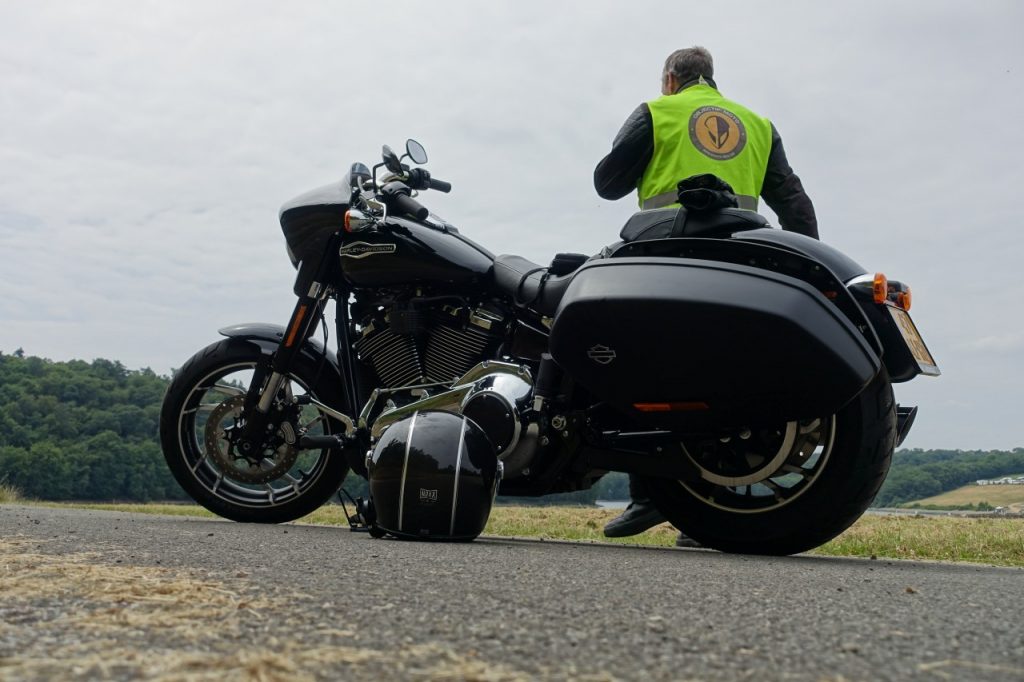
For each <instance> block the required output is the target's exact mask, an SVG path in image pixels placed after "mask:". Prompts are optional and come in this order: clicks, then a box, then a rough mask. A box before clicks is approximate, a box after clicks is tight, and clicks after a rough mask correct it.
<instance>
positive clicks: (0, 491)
mask: <svg viewBox="0 0 1024 682" xmlns="http://www.w3.org/2000/svg"><path fill="white" fill-rule="evenodd" d="M21 501H22V498H21V491H20V490H18V489H17V488H15V487H14V486H13V485H11V484H10V483H8V482H7V481H0V504H10V503H12V502H21Z"/></svg>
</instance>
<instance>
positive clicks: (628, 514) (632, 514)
mask: <svg viewBox="0 0 1024 682" xmlns="http://www.w3.org/2000/svg"><path fill="white" fill-rule="evenodd" d="M664 521H665V517H664V516H662V515H661V512H660V511H658V510H657V509H655V508H654V505H653V504H652V503H651V501H650V500H633V501H632V502H630V503H629V506H628V507H626V511H624V512H622V513H621V514H619V515H618V516H616V517H615V518H614V519H612V520H611V521H609V522H608V524H607V525H606V526H605V527H604V534H605V537H609V538H624V537H628V536H630V535H636V534H637V533H643V532H644V531H645V530H647V529H648V528H653V527H654V526H657V525H658V524H659V523H663V522H664Z"/></svg>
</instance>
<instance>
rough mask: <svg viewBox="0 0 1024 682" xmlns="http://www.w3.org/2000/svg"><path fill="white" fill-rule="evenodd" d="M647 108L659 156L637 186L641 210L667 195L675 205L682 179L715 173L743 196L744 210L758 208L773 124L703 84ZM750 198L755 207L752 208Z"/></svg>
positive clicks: (770, 145)
mask: <svg viewBox="0 0 1024 682" xmlns="http://www.w3.org/2000/svg"><path fill="white" fill-rule="evenodd" d="M647 106H648V108H649V109H650V111H651V123H652V125H653V128H654V153H653V155H652V157H651V161H650V163H649V164H647V168H646V170H645V171H644V174H643V177H642V178H640V182H639V184H638V186H637V194H638V199H639V202H640V206H641V207H642V208H648V206H649V205H648V203H647V202H648V201H649V200H652V199H657V198H659V197H660V196H661V195H664V194H670V195H671V197H672V201H671V202H670V203H676V198H675V197H676V185H678V184H679V181H680V180H682V179H684V178H687V177H690V176H691V175H700V174H702V173H713V174H714V175H717V176H718V177H720V178H722V179H723V180H725V181H726V182H728V183H729V184H730V185H731V186H732V188H733V191H734V192H735V193H736V196H737V197H738V198H739V197H743V199H741V200H740V201H741V203H740V206H741V207H742V208H753V209H756V197H758V196H760V195H761V187H762V185H763V184H764V175H765V170H766V169H767V167H768V155H769V154H770V153H771V148H772V124H771V122H770V121H769V120H768V119H766V118H764V117H762V116H759V115H758V114H756V113H754V112H752V111H750V110H749V109H747V108H746V107H744V106H743V105H741V104H738V103H736V102H733V101H732V100H728V99H726V98H725V97H723V96H722V94H721V93H720V92H718V90H716V89H714V88H713V87H711V86H710V85H707V84H704V83H698V84H697V85H693V86H690V87H688V88H686V89H685V90H682V91H680V92H678V93H676V94H674V95H666V96H664V97H660V98H658V99H656V100H654V101H651V102H648V103H647ZM751 199H753V203H754V205H753V207H751V206H749V204H750V203H751ZM662 201H663V200H662ZM658 205H662V206H664V205H667V204H658Z"/></svg>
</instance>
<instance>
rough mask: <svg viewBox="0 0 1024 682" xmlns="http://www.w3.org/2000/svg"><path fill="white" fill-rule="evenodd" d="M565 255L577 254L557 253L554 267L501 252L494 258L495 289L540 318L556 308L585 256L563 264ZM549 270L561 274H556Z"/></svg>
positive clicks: (549, 314) (552, 313)
mask: <svg viewBox="0 0 1024 682" xmlns="http://www.w3.org/2000/svg"><path fill="white" fill-rule="evenodd" d="M567 255H572V256H579V255H578V254H559V256H562V257H563V258H562V259H561V260H559V258H558V257H556V261H557V267H554V268H549V267H546V266H543V265H537V264H536V263H534V262H532V261H529V260H527V259H525V258H523V257H522V256H511V255H508V254H502V255H500V256H498V257H496V258H495V259H494V283H495V285H496V286H497V288H498V290H499V291H501V292H502V293H504V294H507V295H508V296H510V297H511V298H512V300H513V301H515V303H516V305H519V306H522V307H524V308H529V309H530V310H532V311H534V312H536V313H538V314H539V315H542V316H544V317H551V316H552V315H554V314H555V310H557V309H558V304H559V303H560V302H561V300H562V296H564V295H565V290H566V289H567V288H568V287H569V282H571V281H572V278H573V274H574V273H575V271H576V268H578V267H579V266H580V265H582V264H583V263H584V262H585V261H586V257H585V256H580V257H577V258H574V259H571V260H572V261H573V262H572V263H570V264H569V265H568V266H566V260H567V259H566V258H564V256H567ZM572 265H575V267H572ZM569 268H572V269H571V270H569ZM552 270H554V271H555V272H560V273H565V274H559V275H556V274H554V273H553V272H552Z"/></svg>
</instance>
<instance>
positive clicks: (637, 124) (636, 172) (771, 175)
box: [594, 83, 818, 239]
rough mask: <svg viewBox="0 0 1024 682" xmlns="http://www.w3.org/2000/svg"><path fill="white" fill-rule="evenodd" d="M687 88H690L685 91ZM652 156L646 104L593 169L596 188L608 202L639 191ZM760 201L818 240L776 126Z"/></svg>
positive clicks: (782, 219) (808, 205) (651, 130)
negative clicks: (637, 189)
mask: <svg viewBox="0 0 1024 682" xmlns="http://www.w3.org/2000/svg"><path fill="white" fill-rule="evenodd" d="M687 85H690V84H689V83H687V84H686V85H684V86H683V88H685V87H686V86H687ZM681 89H682V88H681ZM653 156H654V124H653V123H652V122H651V110H650V109H649V108H648V107H647V104H646V103H644V104H641V105H640V106H638V107H637V108H636V109H635V110H634V111H633V113H632V114H630V115H629V118H628V119H626V122H625V123H623V124H622V128H621V129H620V130H619V134H618V135H616V136H615V141H614V142H613V143H612V150H611V152H609V153H608V156H606V157H604V158H603V159H601V162H600V163H599V164H597V168H595V169H594V188H595V189H597V193H598V194H599V195H601V196H602V197H603V198H605V199H621V198H622V197H624V196H626V195H627V194H629V193H630V192H632V191H633V190H635V189H636V188H637V184H639V182H640V178H642V177H643V174H644V171H645V170H646V169H647V164H648V163H650V162H651V158H652V157H653ZM683 176H685V173H683V174H682V175H680V180H681V179H682V178H683ZM761 197H762V198H764V200H765V203H767V204H768V205H769V206H770V207H771V209H772V210H773V211H775V214H776V215H778V216H779V222H780V223H781V224H782V228H783V229H785V230H789V231H791V232H799V233H800V234H805V235H807V236H809V237H814V238H815V239H817V238H818V220H817V218H816V217H815V215H814V205H813V204H812V203H811V199H810V197H808V196H807V193H806V192H804V187H803V184H801V182H800V178H799V177H797V175H796V173H794V172H793V169H792V168H791V167H790V165H789V161H787V160H786V150H785V149H783V147H782V138H781V137H779V131H777V130H776V129H775V125H774V124H773V125H772V150H771V152H770V153H769V155H768V167H767V169H766V171H765V176H764V184H763V186H762V188H761Z"/></svg>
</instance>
